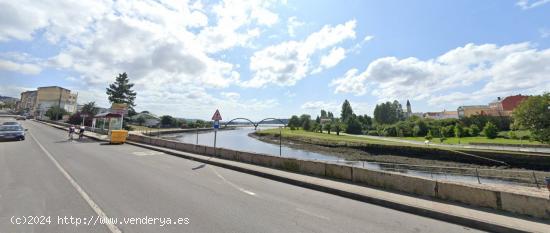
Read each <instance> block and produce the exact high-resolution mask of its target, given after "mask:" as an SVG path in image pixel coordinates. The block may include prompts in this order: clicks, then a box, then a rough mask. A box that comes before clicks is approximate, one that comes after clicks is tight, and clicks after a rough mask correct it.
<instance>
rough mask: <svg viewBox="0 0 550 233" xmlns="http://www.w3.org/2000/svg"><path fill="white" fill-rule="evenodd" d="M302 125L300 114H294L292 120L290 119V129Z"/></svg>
mask: <svg viewBox="0 0 550 233" xmlns="http://www.w3.org/2000/svg"><path fill="white" fill-rule="evenodd" d="M301 126H302V124H301V123H300V118H298V116H296V115H292V117H290V120H288V127H290V130H294V129H296V128H299V127H301Z"/></svg>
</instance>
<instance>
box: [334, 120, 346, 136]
mask: <svg viewBox="0 0 550 233" xmlns="http://www.w3.org/2000/svg"><path fill="white" fill-rule="evenodd" d="M343 129H344V125H343V124H342V122H340V120H335V121H334V123H333V124H332V130H333V131H334V132H336V135H340V132H341V131H342V130H343Z"/></svg>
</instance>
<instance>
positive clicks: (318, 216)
mask: <svg viewBox="0 0 550 233" xmlns="http://www.w3.org/2000/svg"><path fill="white" fill-rule="evenodd" d="M296 211H299V212H302V213H304V214H307V215H311V216H313V217H317V218H320V219H324V220H330V219H329V218H328V217H325V216H323V215H318V214H315V213H312V212H309V211H307V210H304V209H300V208H296Z"/></svg>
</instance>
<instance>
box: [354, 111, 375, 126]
mask: <svg viewBox="0 0 550 233" xmlns="http://www.w3.org/2000/svg"><path fill="white" fill-rule="evenodd" d="M357 120H359V122H361V125H362V127H363V129H371V128H372V118H371V117H370V116H368V115H367V114H365V115H362V116H361V115H359V116H357Z"/></svg>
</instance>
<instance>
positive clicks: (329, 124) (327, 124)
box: [323, 122, 332, 134]
mask: <svg viewBox="0 0 550 233" xmlns="http://www.w3.org/2000/svg"><path fill="white" fill-rule="evenodd" d="M323 128H324V129H325V130H326V131H327V132H328V134H330V130H331V129H332V124H331V123H330V122H329V123H325V125H324V126H323Z"/></svg>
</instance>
